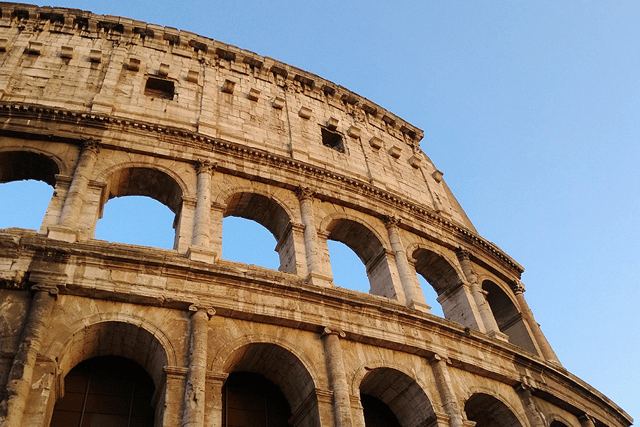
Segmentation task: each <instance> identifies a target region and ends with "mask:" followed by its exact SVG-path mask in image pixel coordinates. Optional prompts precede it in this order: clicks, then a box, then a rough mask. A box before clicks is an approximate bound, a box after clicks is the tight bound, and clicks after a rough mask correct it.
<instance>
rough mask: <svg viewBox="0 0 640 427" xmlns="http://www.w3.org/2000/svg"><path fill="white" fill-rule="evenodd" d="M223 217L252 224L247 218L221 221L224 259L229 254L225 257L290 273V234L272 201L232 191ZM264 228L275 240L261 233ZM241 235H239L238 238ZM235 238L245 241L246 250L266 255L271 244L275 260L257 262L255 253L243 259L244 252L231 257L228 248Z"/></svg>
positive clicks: (292, 259)
mask: <svg viewBox="0 0 640 427" xmlns="http://www.w3.org/2000/svg"><path fill="white" fill-rule="evenodd" d="M224 216H225V217H239V218H244V219H245V220H249V221H251V222H253V223H254V224H255V225H254V224H251V223H250V222H248V221H234V220H233V219H232V220H231V221H229V220H225V221H224V222H223V233H222V234H223V243H222V248H223V249H222V250H223V257H224V258H227V256H230V255H231V256H230V257H229V258H227V259H231V260H233V261H241V262H245V263H254V264H257V265H261V266H263V267H267V268H278V269H279V270H280V271H285V272H290V273H293V272H295V270H296V259H295V250H294V244H293V236H292V234H291V229H290V227H289V224H290V219H289V215H288V214H287V212H286V211H285V210H284V209H283V208H282V206H280V204H278V203H277V202H276V201H275V200H273V199H271V198H269V197H266V196H263V195H261V194H256V193H248V192H240V193H236V194H234V195H233V196H231V198H229V199H228V200H227V202H226V209H225V212H224ZM260 226H261V227H260ZM226 227H228V228H226ZM264 229H266V230H268V231H269V232H270V233H271V235H272V236H273V238H274V239H275V242H274V241H273V240H271V239H269V238H268V237H267V236H266V233H264V232H263V230H264ZM241 235H242V237H240V236H241ZM237 238H240V239H244V241H245V242H247V245H248V246H249V247H248V248H247V247H245V249H247V250H248V251H251V250H252V249H258V250H259V251H261V252H264V254H266V253H269V252H271V250H272V249H273V248H274V247H275V250H276V252H278V254H279V263H278V262H277V261H275V260H274V259H273V258H272V259H271V260H267V261H261V260H259V259H258V258H257V256H256V258H253V257H251V258H246V255H247V254H246V253H245V254H243V255H240V256H237V257H236V256H233V255H232V254H233V248H232V247H233V246H236V245H235V243H236V239H237ZM271 245H273V246H271ZM268 246H271V249H268ZM240 251H242V248H240ZM274 261H275V262H274ZM278 264H279V266H278Z"/></svg>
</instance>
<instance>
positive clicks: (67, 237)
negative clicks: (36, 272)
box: [47, 141, 99, 242]
mask: <svg viewBox="0 0 640 427" xmlns="http://www.w3.org/2000/svg"><path fill="white" fill-rule="evenodd" d="M98 152H99V144H98V143H97V142H96V141H86V142H85V143H84V145H83V146H82V151H81V152H80V158H79V159H78V163H77V165H76V169H75V172H74V173H73V179H72V181H71V185H70V186H69V191H68V193H67V197H66V199H65V201H64V206H63V207H62V213H61V214H60V218H59V219H58V224H57V225H55V226H49V231H48V234H47V236H48V237H50V238H52V239H57V240H63V241H66V242H75V241H77V240H78V220H79V218H80V212H81V211H82V206H83V205H84V200H85V195H86V193H87V188H88V187H89V179H90V176H91V173H92V172H93V167H94V166H95V164H96V161H97V160H98Z"/></svg>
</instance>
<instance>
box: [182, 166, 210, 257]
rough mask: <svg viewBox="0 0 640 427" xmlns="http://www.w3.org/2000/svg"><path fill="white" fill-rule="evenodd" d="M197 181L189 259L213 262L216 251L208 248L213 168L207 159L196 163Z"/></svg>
mask: <svg viewBox="0 0 640 427" xmlns="http://www.w3.org/2000/svg"><path fill="white" fill-rule="evenodd" d="M196 169H197V173H198V181H197V188H196V197H197V199H196V209H195V215H194V220H193V236H192V240H191V247H190V248H189V251H188V255H189V259H192V260H196V261H203V262H208V263H213V261H215V258H216V253H215V252H213V251H212V250H211V249H210V245H209V243H210V242H209V232H210V229H211V173H212V171H213V170H214V169H215V165H212V164H211V163H210V162H208V161H198V163H197V164H196Z"/></svg>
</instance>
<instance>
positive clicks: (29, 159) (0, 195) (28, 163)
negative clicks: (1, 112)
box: [0, 151, 60, 230]
mask: <svg viewBox="0 0 640 427" xmlns="http://www.w3.org/2000/svg"><path fill="white" fill-rule="evenodd" d="M58 173H60V171H59V168H58V165H57V164H56V162H55V161H53V160H52V159H50V158H49V157H47V156H45V155H43V154H39V153H32V152H28V151H5V152H2V153H0V183H5V184H3V185H0V206H2V210H1V215H0V228H9V227H20V228H30V229H36V230H38V229H40V225H41V223H42V219H43V218H44V215H45V212H46V210H47V206H48V205H49V202H50V201H51V196H52V195H53V188H54V187H55V184H56V175H57V174H58Z"/></svg>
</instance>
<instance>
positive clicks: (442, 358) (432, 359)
mask: <svg viewBox="0 0 640 427" xmlns="http://www.w3.org/2000/svg"><path fill="white" fill-rule="evenodd" d="M427 361H428V362H429V364H430V365H434V364H436V363H438V362H444V363H446V364H447V365H450V364H451V361H450V360H449V358H448V357H445V356H441V355H439V354H438V353H434V354H433V356H431V357H428V358H427Z"/></svg>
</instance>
